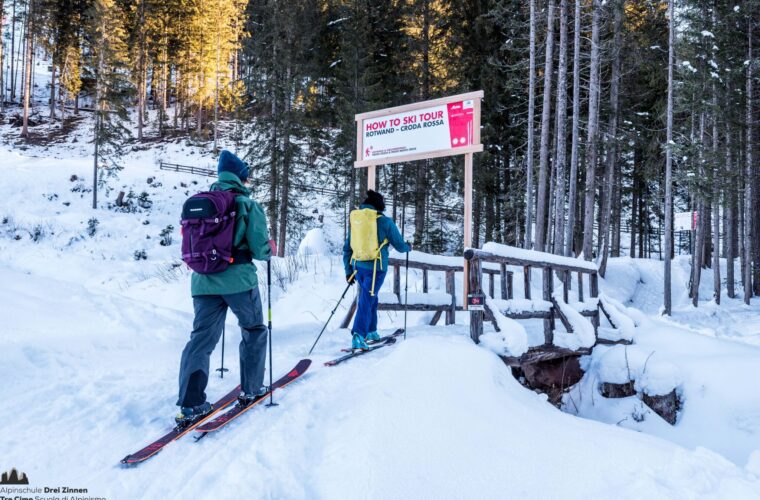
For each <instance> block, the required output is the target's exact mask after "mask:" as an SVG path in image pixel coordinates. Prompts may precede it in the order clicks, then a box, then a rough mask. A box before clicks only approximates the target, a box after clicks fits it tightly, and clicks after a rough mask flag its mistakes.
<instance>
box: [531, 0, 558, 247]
mask: <svg viewBox="0 0 760 500" xmlns="http://www.w3.org/2000/svg"><path fill="white" fill-rule="evenodd" d="M555 5H556V3H555V0H549V4H548V6H547V15H546V59H545V61H544V101H543V109H542V113H541V151H540V152H539V153H540V154H539V165H538V192H537V194H536V245H535V248H536V250H538V251H539V252H543V251H544V250H546V248H545V243H546V236H547V234H546V224H547V215H548V214H547V213H548V211H549V199H548V196H547V194H548V191H549V148H550V144H549V141H550V139H551V128H550V127H551V125H550V119H551V111H552V109H551V106H552V73H553V70H554V10H555V8H556V7H555Z"/></svg>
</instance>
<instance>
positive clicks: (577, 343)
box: [552, 291, 596, 351]
mask: <svg viewBox="0 0 760 500" xmlns="http://www.w3.org/2000/svg"><path fill="white" fill-rule="evenodd" d="M552 297H554V300H555V301H556V302H557V305H559V309H560V311H562V314H564V315H565V317H566V318H567V321H568V322H569V323H570V326H572V327H573V333H568V332H558V331H557V330H555V331H554V345H556V346H558V347H565V348H567V349H572V350H574V351H575V350H577V349H578V348H579V347H591V346H593V345H594V344H595V343H596V333H595V332H594V325H593V324H591V321H589V319H588V318H585V317H584V316H582V315H581V313H579V312H578V311H577V310H576V309H575V308H574V307H572V306H571V305H569V304H566V303H565V302H564V300H563V298H562V292H558V291H557V292H554V294H553V295H552Z"/></svg>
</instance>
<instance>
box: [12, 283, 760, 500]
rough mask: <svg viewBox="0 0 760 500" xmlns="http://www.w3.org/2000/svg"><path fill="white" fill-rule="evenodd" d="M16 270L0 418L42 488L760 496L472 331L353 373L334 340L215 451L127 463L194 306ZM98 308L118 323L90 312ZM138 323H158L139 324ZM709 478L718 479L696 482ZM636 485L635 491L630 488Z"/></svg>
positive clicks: (724, 467)
mask: <svg viewBox="0 0 760 500" xmlns="http://www.w3.org/2000/svg"><path fill="white" fill-rule="evenodd" d="M2 275H3V276H2V277H3V278H6V279H8V282H14V283H18V284H19V286H18V287H16V286H14V287H13V288H14V293H9V292H7V291H4V292H3V293H4V296H3V297H0V298H1V299H7V300H11V299H12V297H17V299H16V300H17V302H15V303H13V302H12V301H11V302H10V304H11V305H12V306H13V310H14V312H15V313H16V315H10V323H8V325H7V328H8V330H7V331H8V332H9V333H10V337H9V338H11V340H12V342H11V344H10V349H9V351H8V354H7V357H8V359H9V360H10V361H11V363H8V364H6V363H3V366H2V368H0V370H2V371H0V376H3V377H4V379H5V380H18V381H19V384H18V385H10V384H9V385H5V386H4V387H3V389H2V392H1V393H0V397H2V398H3V400H5V401H13V405H11V406H9V405H5V406H4V407H3V409H2V410H1V413H0V421H3V422H4V423H5V426H4V429H3V432H2V435H0V449H4V450H12V454H11V456H10V457H9V458H8V459H9V460H11V461H12V462H13V463H14V465H15V466H17V467H19V468H21V469H22V470H24V471H26V472H27V473H28V474H30V476H32V477H34V478H36V479H37V480H39V481H42V482H50V483H57V482H60V481H61V480H62V479H65V481H67V482H76V483H77V484H85V485H87V487H88V488H90V490H91V491H92V492H93V493H97V494H103V495H107V496H108V497H109V498H117V499H118V498H129V499H132V498H161V497H166V498H186V497H187V496H188V495H190V496H194V497H198V498H239V497H240V495H244V496H246V495H250V496H253V497H256V498H325V499H327V498H347V497H350V498H399V497H404V496H406V497H414V498H463V497H471V496H472V495H475V496H477V497H478V498H503V495H504V492H505V491H510V492H511V493H514V494H515V495H516V496H536V495H537V493H538V492H539V491H540V495H539V496H543V497H559V496H562V497H563V498H606V497H609V496H611V495H615V496H616V497H618V498H640V497H641V495H642V494H647V495H648V496H652V497H653V498H672V497H673V496H674V495H675V496H681V497H695V496H703V495H708V496H709V495H716V496H719V497H724V498H728V497H732V496H733V497H734V498H737V495H738V497H741V498H753V496H754V497H757V498H760V494H758V492H760V488H758V484H756V483H755V484H753V482H752V481H753V480H752V479H751V476H750V475H748V474H747V473H746V472H743V471H742V470H741V469H738V468H736V467H735V466H733V465H732V464H730V463H728V462H726V461H725V460H723V459H722V458H720V457H718V456H717V455H714V454H711V453H710V452H707V451H697V452H690V451H686V450H684V449H680V448H678V447H676V446H674V445H672V444H670V443H668V442H666V441H661V440H658V439H656V438H654V437H649V436H646V435H641V434H636V433H632V432H630V431H627V430H624V429H619V428H615V427H611V426H607V425H605V424H600V423H596V422H593V421H587V420H582V419H577V418H575V417H572V416H570V415H566V414H563V413H560V412H558V411H556V409H554V408H552V407H551V406H549V405H548V403H546V402H545V400H544V398H543V397H541V396H538V395H536V394H533V393H531V392H529V391H526V390H525V389H524V388H523V387H521V386H520V385H519V384H518V383H517V382H516V381H515V380H514V379H513V378H512V376H511V374H510V373H509V372H508V371H507V370H506V369H505V367H504V366H503V364H502V363H501V361H499V360H498V358H496V357H495V356H494V355H493V354H491V353H490V352H488V351H487V350H485V349H481V348H479V347H476V346H474V345H473V344H472V343H471V342H470V341H469V339H468V338H467V336H466V328H465V327H462V326H455V327H450V328H433V327H415V328H413V329H412V332H411V334H410V338H409V339H408V340H407V341H405V342H400V343H399V345H398V346H395V347H393V348H388V349H383V350H381V351H378V352H377V353H373V354H372V355H371V356H367V357H365V358H360V359H357V360H352V361H351V362H348V363H346V364H344V365H341V366H339V367H335V368H327V367H323V366H322V365H321V363H322V362H323V361H325V360H326V359H328V358H329V357H331V356H333V355H335V354H337V351H338V349H339V347H340V346H342V345H343V344H344V343H345V340H346V339H344V338H342V336H341V334H340V333H337V332H328V333H327V334H326V337H325V338H324V339H323V342H322V343H321V344H320V346H319V347H318V349H317V353H316V354H317V355H316V356H314V357H313V359H314V361H315V363H314V365H313V368H312V369H311V370H310V371H309V372H308V373H307V375H306V376H304V378H303V379H302V380H299V381H298V382H296V383H295V384H293V385H291V386H290V387H288V388H287V389H285V390H283V391H281V392H280V393H279V394H277V400H278V401H279V403H280V406H279V407H276V408H271V409H270V408H266V407H263V406H262V407H259V408H257V409H255V410H253V411H251V412H250V413H249V414H247V415H246V416H245V417H243V418H241V419H240V420H239V421H237V422H235V423H233V424H231V425H230V427H229V428H228V429H226V430H222V431H220V432H219V433H217V434H214V435H209V436H207V437H206V439H204V440H202V441H201V442H199V443H195V442H193V440H192V439H188V438H186V439H183V440H181V441H179V442H177V443H174V444H173V445H171V446H169V447H168V448H167V449H166V450H164V451H163V452H162V453H160V454H159V455H157V456H156V457H154V458H153V459H151V460H150V461H148V462H146V463H144V464H142V465H141V466H139V467H137V468H133V469H122V468H120V467H119V466H117V463H118V460H119V459H120V458H121V457H122V456H123V455H125V454H126V453H128V452H130V451H133V450H135V449H136V448H138V447H139V446H141V445H142V444H143V443H144V442H146V441H148V440H149V439H150V438H152V437H155V436H157V435H158V434H160V433H161V432H162V431H164V430H165V429H166V428H167V425H168V420H169V419H170V418H171V415H172V414H173V411H174V406H173V403H174V401H173V398H174V394H173V392H174V385H175V377H176V366H175V365H176V362H177V360H178V357H179V352H180V350H181V348H182V346H183V344H184V342H185V339H186V335H187V334H186V329H187V327H188V325H189V323H190V316H189V315H187V314H185V313H181V312H178V311H175V310H173V309H168V310H167V309H163V308H161V307H158V306H155V305H152V304H148V303H145V302H143V301H133V300H131V299H128V298H126V297H124V296H122V295H119V294H113V293H109V292H106V291H103V290H98V291H97V293H92V292H91V291H88V290H87V289H85V288H83V287H81V286H79V285H72V284H67V283H63V282H58V283H56V282H51V281H50V280H47V279H46V280H45V283H46V288H44V290H46V292H47V293H45V294H39V293H38V294H34V293H32V291H33V290H35V289H38V290H39V288H37V287H38V285H39V284H40V283H36V282H35V280H36V279H37V278H33V277H29V276H19V275H18V274H17V273H15V272H8V271H2ZM22 278H24V279H22ZM27 288H28V292H29V293H28V294H26V295H24V294H23V293H15V290H16V289H18V291H19V292H23V291H24V290H25V289H27ZM5 303H6V304H8V303H9V302H7V301H6V302H5ZM40 308H41V309H42V310H47V311H50V312H51V313H53V312H57V313H61V314H62V317H63V318H65V320H64V321H63V322H60V321H51V323H58V324H57V331H60V332H61V335H60V336H59V337H56V335H54V334H53V335H51V333H50V331H49V330H48V328H50V327H51V326H52V325H50V324H48V323H47V322H46V321H45V320H44V319H43V320H42V321H41V322H37V321H34V322H30V321H29V316H30V315H32V314H33V313H34V311H38V310H41V309H40ZM6 311H8V310H7V309H6ZM64 311H71V313H70V315H67V314H63V312H64ZM96 311H102V312H101V322H100V324H98V323H92V322H90V323H87V322H83V321H82V319H83V318H84V317H85V316H88V315H96V314H98V313H97V312H96ZM54 316H55V315H54V314H51V318H52V317H54ZM14 318H16V319H14ZM127 318H132V319H133V320H134V321H139V322H140V323H141V324H143V325H145V326H146V328H144V329H142V330H134V326H135V325H134V324H133V323H130V322H129V321H128V320H127ZM24 324H26V325H27V327H26V329H23V328H21V327H22V326H23V325H24ZM88 324H89V325H90V326H86V325H88ZM119 324H121V326H119ZM160 325H164V327H163V329H161V328H160ZM228 326H229V329H228V331H229V332H230V335H229V337H228V340H227V342H228V344H227V348H228V349H227V352H228V353H229V357H228V363H229V364H230V365H231V369H232V372H231V373H230V374H229V376H228V377H225V380H223V381H222V380H220V379H219V378H218V377H212V379H211V382H210V387H209V391H208V392H209V395H210V396H211V397H215V396H217V395H219V394H221V393H222V392H223V391H226V390H228V388H229V386H230V384H234V383H236V376H237V373H236V372H237V370H236V369H235V368H236V367H235V356H234V353H235V349H234V345H235V344H236V343H237V338H238V334H237V330H236V329H234V328H232V327H231V325H230V324H229V323H228ZM315 327H316V323H312V324H297V325H290V326H287V327H283V328H281V329H279V331H278V332H277V336H278V338H277V340H276V341H275V372H276V373H278V374H279V373H280V371H284V370H286V369H288V368H289V367H290V366H291V365H292V364H294V363H295V361H296V360H297V359H298V358H299V357H300V356H301V354H302V353H303V350H304V348H305V346H308V345H310V341H311V340H313V336H314V334H315V330H314V329H315ZM156 333H158V334H156ZM72 339H75V340H74V341H72ZM217 356H218V352H215V356H214V358H213V361H212V363H215V362H216V361H217V359H218V358H217ZM136 360H139V361H138V362H136ZM212 366H213V365H212ZM21 374H23V375H21ZM23 409H28V410H29V411H28V412H26V413H25V412H24V411H23ZM19 415H23V418H18V417H19ZM600 457H604V458H603V459H602V460H600ZM547 460H548V461H547ZM695 474H696V475H700V476H702V477H704V478H707V479H703V480H702V481H699V482H693V481H692V479H693V477H694V475H695ZM579 481H580V482H581V483H582V484H583V485H584V487H583V488H580V489H579V488H577V484H578V482H579ZM632 486H633V487H632ZM623 488H625V491H629V492H631V493H630V494H628V496H625V494H624V495H623V496H620V491H622V489H623ZM634 492H635V494H634Z"/></svg>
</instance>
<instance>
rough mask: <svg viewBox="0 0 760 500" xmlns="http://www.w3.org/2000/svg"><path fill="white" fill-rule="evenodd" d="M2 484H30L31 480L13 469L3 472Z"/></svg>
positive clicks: (0, 482)
mask: <svg viewBox="0 0 760 500" xmlns="http://www.w3.org/2000/svg"><path fill="white" fill-rule="evenodd" d="M0 484H29V478H28V477H26V474H24V473H23V472H19V471H17V470H16V469H15V468H13V469H11V470H10V471H8V472H3V476H2V479H0Z"/></svg>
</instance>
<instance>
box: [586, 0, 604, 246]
mask: <svg viewBox="0 0 760 500" xmlns="http://www.w3.org/2000/svg"><path fill="white" fill-rule="evenodd" d="M592 8H593V15H592V18H591V19H592V21H591V68H590V73H591V75H590V78H589V98H588V140H587V146H586V147H587V150H588V152H587V155H586V157H587V158H586V160H587V167H586V192H585V203H584V216H583V217H584V221H583V257H584V258H585V259H586V260H591V259H592V258H593V251H592V245H593V238H594V202H595V199H594V198H595V195H596V161H597V153H598V151H597V150H598V144H597V139H598V135H599V91H600V89H599V66H600V60H599V18H600V12H599V11H600V10H601V6H600V4H599V0H593V3H592Z"/></svg>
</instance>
